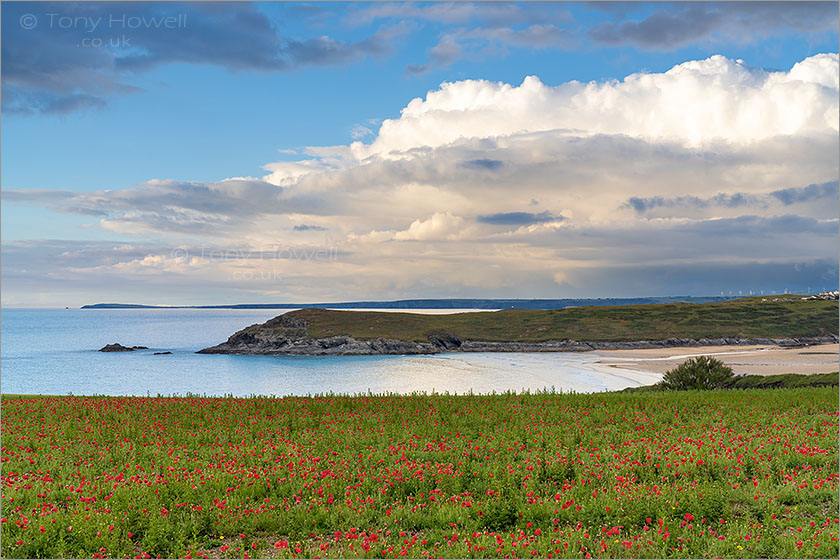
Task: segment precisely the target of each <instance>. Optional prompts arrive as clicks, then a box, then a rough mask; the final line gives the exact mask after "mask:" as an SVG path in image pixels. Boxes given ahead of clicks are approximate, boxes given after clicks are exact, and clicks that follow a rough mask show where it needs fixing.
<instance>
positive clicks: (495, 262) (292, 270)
mask: <svg viewBox="0 0 840 560" xmlns="http://www.w3.org/2000/svg"><path fill="white" fill-rule="evenodd" d="M306 154H307V155H306V157H305V158H303V159H301V160H300V161H296V162H278V163H273V164H269V165H267V166H266V169H267V171H268V174H267V175H265V176H264V177H259V178H248V177H240V178H229V179H225V180H221V181H218V182H215V183H184V182H173V181H162V180H158V181H149V182H148V183H145V184H143V185H138V186H134V187H129V188H125V189H121V190H114V191H101V192H93V193H55V192H43V191H41V192H39V191H12V192H9V191H5V192H4V196H5V197H7V198H6V202H7V203H16V204H39V205H48V206H50V207H52V208H54V209H56V210H58V211H62V212H71V213H75V214H79V215H83V216H91V217H95V218H96V219H98V220H99V224H100V225H101V226H102V227H104V228H106V229H108V230H110V231H113V232H117V233H120V234H124V235H129V234H130V235H137V236H138V238H141V239H142V238H143V237H144V236H145V237H146V238H148V237H154V238H156V239H167V240H168V243H169V245H165V244H159V245H158V246H157V248H155V247H151V246H150V247H149V249H148V252H146V253H144V254H141V255H137V254H135V253H132V252H130V251H129V252H126V253H125V254H120V253H109V254H108V255H107V257H108V258H107V259H105V260H104V261H103V260H102V257H101V254H100V252H97V251H91V252H88V253H86V252H85V251H78V250H77V252H76V254H77V255H78V257H77V258H76V259H75V260H74V265H73V267H72V271H71V270H70V268H69V267H68V268H66V269H56V268H55V267H53V269H52V270H51V274H52V275H54V276H55V277H56V281H58V279H63V281H65V282H72V281H79V282H81V280H78V279H80V278H85V277H87V276H96V277H97V278H103V277H119V276H120V275H135V276H132V278H136V277H137V276H136V275H145V276H154V274H155V273H159V274H165V276H166V277H167V278H169V280H167V281H168V282H175V283H179V282H182V283H183V284H184V285H187V284H189V283H191V282H192V283H196V282H198V283H200V282H201V281H202V280H201V279H202V278H209V277H213V278H214V280H213V285H214V286H215V287H216V288H218V289H223V287H224V286H228V287H230V289H231V290H234V291H235V293H236V294H240V295H238V296H237V297H238V299H243V298H242V297H241V294H243V293H249V294H256V295H254V297H251V298H249V299H250V300H252V301H253V300H255V299H259V298H260V297H263V298H264V299H273V300H277V299H286V300H297V301H304V300H310V301H311V300H313V299H318V300H329V299H341V300H348V299H368V298H397V297H409V296H423V297H431V296H446V295H453V296H454V295H458V296H520V297H551V296H574V295H578V296H598V295H641V294H655V293H658V294H662V293H665V292H667V293H671V294H677V293H705V294H709V293H717V292H719V291H721V290H727V289H731V288H732V287H733V286H737V285H738V283H739V282H740V283H741V285H744V283H745V282H747V283H750V285H749V286H746V287H747V288H753V287H755V289H768V290H769V289H772V288H776V287H779V285H780V283H783V284H785V285H784V287H789V288H793V289H795V288H796V287H797V286H801V289H805V287H806V286H823V285H828V286H831V285H832V284H836V282H837V253H838V235H837V230H838V219H837V213H836V201H837V182H836V180H837V176H838V56H837V55H836V54H821V55H817V56H813V57H810V58H808V59H805V60H803V61H801V62H800V63H798V64H796V65H794V66H793V67H792V68H791V69H789V70H787V71H779V72H768V71H765V70H761V69H756V68H752V67H750V66H749V65H747V64H746V63H745V62H742V61H736V60H731V59H727V58H725V57H722V56H713V57H711V58H708V59H706V60H698V61H689V62H686V63H683V64H680V65H678V66H676V67H674V68H672V69H671V70H669V71H667V72H664V73H661V74H633V75H631V76H628V77H626V78H625V79H623V80H621V81H610V82H603V83H586V84H584V83H578V82H569V83H565V84H560V85H557V86H550V85H546V84H544V83H542V82H541V81H540V80H539V79H538V78H536V77H529V78H527V79H525V81H524V82H523V83H521V84H519V85H510V84H500V83H493V82H486V81H481V80H464V81H460V82H456V83H447V84H443V85H441V87H440V88H439V89H437V90H434V91H431V92H428V93H427V94H426V96H425V98H418V99H415V100H412V101H410V102H409V103H408V104H407V105H406V107H405V108H404V109H403V111H402V112H401V114H400V117H399V118H397V119H392V120H386V121H384V122H383V123H382V125H381V127H380V129H379V131H378V133H377V134H376V135H375V137H374V138H373V139H372V140H371V141H370V142H369V143H362V142H355V143H353V144H351V145H347V146H329V147H311V148H308V149H307V150H306ZM231 240H235V243H234V242H232V241H231ZM201 244H204V246H202V247H201V250H204V248H206V247H211V248H213V249H214V250H219V251H224V250H225V248H231V247H233V248H234V249H235V250H234V251H233V253H232V254H233V256H234V258H229V259H228V258H226V259H224V260H222V261H218V260H213V259H207V258H203V257H202V258H198V259H196V258H193V257H194V256H195V254H196V253H197V252H198V251H199V246H200V245H201ZM133 246H134V245H133ZM136 246H138V247H139V246H142V244H139V243H138V244H136ZM166 247H175V248H178V247H183V248H184V250H185V251H187V252H188V253H189V255H190V258H184V256H183V255H182V254H181V253H175V254H173V253H172V251H171V249H169V250H168V249H167V248H166ZM278 247H280V248H287V249H288V248H295V250H294V252H290V251H286V252H284V253H283V254H282V255H281V257H278V258H262V257H261V258H253V253H252V251H255V250H258V251H264V250H267V251H268V254H269V255H271V254H276V253H277V248H278ZM319 248H320V249H321V250H325V251H326V253H321V254H320V255H321V258H310V257H303V258H302V257H301V254H300V253H298V252H297V251H298V249H301V250H307V251H309V250H318V249H319ZM240 251H244V253H242V252H240ZM272 251H273V252H272ZM135 252H136V251H135ZM141 253H143V252H142V251H141ZM259 254H260V255H264V254H265V253H264V252H259ZM292 254H294V255H295V256H294V257H291V258H290V256H291V255H292ZM90 255H96V258H93V256H90ZM303 255H309V253H306V252H304V253H303ZM325 255H327V256H328V257H329V258H326V257H325ZM89 256H90V257H89ZM7 262H9V261H7ZM10 262H11V263H12V267H13V269H14V266H15V264H14V263H16V262H17V261H16V260H15V257H14V254H12V256H11V257H10ZM278 265H281V266H280V269H281V270H282V274H280V275H279V276H280V278H278V274H276V272H277V267H278ZM243 272H248V273H250V274H251V276H250V277H249V280H248V281H247V282H245V281H243V276H242V274H238V273H243ZM237 274H238V275H237ZM255 275H256V276H255ZM155 278H158V277H157V276H155ZM39 281H41V282H43V281H45V280H44V279H43V278H41V279H40V280H39ZM606 292H609V294H607V293H606ZM232 293H233V292H232ZM114 297H116V295H115V296H114Z"/></svg>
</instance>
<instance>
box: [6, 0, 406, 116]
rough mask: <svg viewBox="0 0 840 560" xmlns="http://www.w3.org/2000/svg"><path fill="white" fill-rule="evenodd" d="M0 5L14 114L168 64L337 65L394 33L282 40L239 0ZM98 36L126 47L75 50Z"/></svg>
mask: <svg viewBox="0 0 840 560" xmlns="http://www.w3.org/2000/svg"><path fill="white" fill-rule="evenodd" d="M2 10H3V23H2V32H3V53H2V65H3V111H5V112H18V113H33V112H35V113H37V112H42V113H67V112H70V111H73V110H76V109H82V108H93V107H101V106H103V105H105V104H106V103H107V100H108V97H109V96H110V95H113V94H115V93H127V92H131V91H136V90H137V88H136V87H134V86H132V85H131V84H130V83H129V81H130V80H131V78H132V74H133V73H137V72H142V71H146V70H149V69H152V68H154V67H157V66H161V65H166V64H172V63H187V64H211V65H216V66H220V67H222V68H226V69H228V70H231V71H242V70H255V71H286V70H291V69H294V68H297V67H300V66H304V65H328V64H343V63H347V62H349V61H353V60H358V59H361V58H364V57H366V56H380V55H384V54H386V53H388V52H390V43H391V39H392V38H393V37H394V34H395V33H398V32H399V31H397V30H394V29H384V30H380V31H378V32H376V33H374V34H372V35H370V36H369V37H367V38H364V39H362V40H359V41H356V42H344V41H338V40H335V39H331V38H329V37H324V36H319V37H314V38H309V39H296V38H289V37H284V36H283V35H281V33H280V31H279V30H278V28H277V27H276V25H275V24H274V23H273V22H272V21H271V20H269V18H268V17H266V16H265V15H264V14H263V13H262V12H260V11H259V10H257V8H256V7H255V6H253V5H251V4H248V3H240V2H209V3H187V2H183V3H178V2H144V3H122V2H121V3H99V2H83V3H40V2H37V3H30V2H12V3H4V4H3V7H2ZM27 14H31V15H34V16H36V18H37V25H36V27H35V28H33V29H27V28H25V27H23V26H22V25H21V18H22V17H23V16H24V15H27ZM167 17H174V18H179V17H180V18H185V20H179V21H185V22H186V23H185V24H183V25H181V24H180V23H179V24H178V25H179V27H177V28H174V27H169V28H167V26H166V25H164V24H162V23H161V22H163V21H164V19H165V18H167ZM60 18H73V21H74V23H73V24H72V25H67V26H66V27H63V26H62V25H60V23H59V22H60V21H69V20H61V19H60ZM77 18H78V19H77ZM81 18H84V19H81ZM130 18H139V19H137V20H135V21H140V22H145V23H142V24H139V27H137V28H133V29H125V25H126V24H125V23H120V22H122V21H126V22H127V21H129V19H130ZM114 22H116V23H114ZM103 35H104V36H105V37H106V40H111V38H112V37H111V36H117V35H119V36H121V37H123V36H125V37H128V38H129V40H130V48H124V49H107V48H78V46H79V45H80V43H81V42H82V41H83V40H86V39H91V38H101V37H102V36H103ZM120 53H125V54H120Z"/></svg>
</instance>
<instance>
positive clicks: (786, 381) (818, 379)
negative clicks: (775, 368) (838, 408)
mask: <svg viewBox="0 0 840 560" xmlns="http://www.w3.org/2000/svg"><path fill="white" fill-rule="evenodd" d="M837 386H838V373H837V372H836V371H835V372H834V373H815V374H813V375H797V374H795V373H786V374H781V375H742V376H736V377H733V378H732V379H730V380H728V381H727V382H726V384H725V386H724V388H726V389H778V388H788V389H793V388H797V387H837Z"/></svg>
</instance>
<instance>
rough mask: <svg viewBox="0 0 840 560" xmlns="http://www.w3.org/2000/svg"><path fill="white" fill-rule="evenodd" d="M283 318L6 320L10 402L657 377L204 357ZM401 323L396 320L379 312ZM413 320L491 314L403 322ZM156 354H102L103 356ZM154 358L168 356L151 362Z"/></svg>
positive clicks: (590, 357) (582, 366)
mask: <svg viewBox="0 0 840 560" xmlns="http://www.w3.org/2000/svg"><path fill="white" fill-rule="evenodd" d="M288 311H290V310H286V309H282V310H279V309H274V310H272V309H12V308H7V309H2V311H0V391H2V392H3V393H5V394H9V393H13V394H27V395H29V394H43V395H70V394H73V395H134V396H158V395H162V396H179V395H180V396H186V395H188V394H192V395H207V396H226V395H232V396H238V397H244V396H251V395H265V396H287V395H300V396H303V395H317V394H329V393H332V394H350V395H353V394H369V393H375V394H383V393H402V394H405V393H413V392H420V393H435V392H436V393H450V394H456V393H457V394H465V393H470V392H472V393H493V392H496V393H503V392H506V391H516V392H523V391H531V392H535V391H544V390H548V391H551V390H554V391H558V392H560V391H563V392H571V391H574V392H597V391H610V390H618V389H623V388H625V387H633V386H638V385H647V384H651V383H655V382H657V381H659V379H660V376H658V375H657V374H653V373H650V374H647V373H640V372H637V371H631V370H624V369H621V368H614V367H606V366H603V365H601V364H599V363H598V362H599V360H600V359H601V356H599V355H598V354H597V353H594V352H581V353H570V352H542V353H493V352H481V353H445V354H436V355H429V356H227V355H219V354H196V351H197V350H200V349H201V348H206V347H208V346H213V345H215V344H218V343H220V342H223V341H224V340H226V339H227V338H228V337H229V336H230V335H231V334H233V333H234V332H236V331H238V330H240V329H242V328H244V327H247V326H249V325H253V324H255V323H262V322H264V321H266V320H268V319H270V318H272V317H275V316H277V315H280V314H282V313H285V312H288ZM383 311H397V310H383ZM399 311H410V312H412V313H437V314H439V313H443V312H445V313H452V312H468V311H473V312H486V310H445V311H443V310H440V309H435V310H425V309H411V310H399ZM114 342H118V343H120V344H123V345H124V346H148V347H149V349H148V350H137V351H134V352H113V353H106V352H99V351H98V350H99V348H101V347H103V346H104V345H106V344H109V343H114ZM155 352H171V354H165V355H155Z"/></svg>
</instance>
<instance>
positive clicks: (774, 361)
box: [597, 343, 840, 376]
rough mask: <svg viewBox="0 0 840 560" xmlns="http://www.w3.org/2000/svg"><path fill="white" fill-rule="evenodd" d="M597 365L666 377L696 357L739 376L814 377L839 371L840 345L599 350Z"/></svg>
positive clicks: (765, 345)
mask: <svg viewBox="0 0 840 560" xmlns="http://www.w3.org/2000/svg"><path fill="white" fill-rule="evenodd" d="M597 353H598V355H599V356H600V357H601V359H600V360H599V361H598V363H599V364H600V365H602V366H604V367H605V368H608V369H609V368H614V369H621V370H634V371H638V372H644V373H655V374H660V375H661V374H664V373H665V372H666V371H668V370H670V369H673V368H674V367H676V366H678V365H679V364H681V363H682V362H684V361H685V360H687V359H689V358H691V357H694V356H714V357H716V358H717V359H719V360H721V361H722V362H723V363H724V364H726V365H728V366H729V367H731V368H732V370H733V371H734V373H735V374H736V375H765V376H766V375H777V374H785V373H796V374H802V375H811V374H815V373H831V372H835V371H837V370H838V355H840V354H839V353H840V345H838V344H837V343H833V344H815V345H812V346H804V347H782V346H776V345H767V344H764V345H751V346H705V347H697V346H682V347H676V346H675V347H670V348H644V349H631V350H598V351H597Z"/></svg>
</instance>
